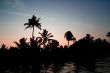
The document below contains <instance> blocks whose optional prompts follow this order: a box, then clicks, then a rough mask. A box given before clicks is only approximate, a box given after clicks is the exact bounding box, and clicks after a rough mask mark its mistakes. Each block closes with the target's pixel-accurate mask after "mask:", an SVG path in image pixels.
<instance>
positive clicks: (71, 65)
mask: <svg viewBox="0 0 110 73" xmlns="http://www.w3.org/2000/svg"><path fill="white" fill-rule="evenodd" d="M40 73H110V57H106V58H104V59H97V60H96V61H95V62H94V63H93V64H92V65H91V64H85V62H84V64H83V62H82V63H81V64H77V63H75V62H65V63H61V64H60V63H59V64H57V65H56V64H55V63H51V64H48V65H47V64H46V63H45V64H42V65H41V70H40Z"/></svg>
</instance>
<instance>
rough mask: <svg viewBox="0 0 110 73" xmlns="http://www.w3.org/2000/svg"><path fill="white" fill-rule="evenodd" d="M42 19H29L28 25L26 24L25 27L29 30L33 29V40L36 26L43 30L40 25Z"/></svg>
mask: <svg viewBox="0 0 110 73" xmlns="http://www.w3.org/2000/svg"><path fill="white" fill-rule="evenodd" d="M39 20H40V18H36V16H34V15H33V16H32V18H31V19H28V23H25V24H24V26H27V27H26V28H25V29H27V28H33V31H32V38H33V39H34V26H36V27H38V28H39V29H40V30H41V23H39Z"/></svg>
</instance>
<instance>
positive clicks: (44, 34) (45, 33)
mask: <svg viewBox="0 0 110 73" xmlns="http://www.w3.org/2000/svg"><path fill="white" fill-rule="evenodd" d="M39 34H40V35H41V37H40V38H41V39H42V44H43V48H45V45H46V43H47V41H48V40H49V39H50V38H51V37H53V35H52V33H48V31H47V30H46V29H43V32H42V33H39Z"/></svg>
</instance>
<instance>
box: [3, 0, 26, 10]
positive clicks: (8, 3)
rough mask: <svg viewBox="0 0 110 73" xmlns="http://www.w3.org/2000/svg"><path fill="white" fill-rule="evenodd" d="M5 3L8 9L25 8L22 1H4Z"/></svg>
mask: <svg viewBox="0 0 110 73" xmlns="http://www.w3.org/2000/svg"><path fill="white" fill-rule="evenodd" d="M3 3H4V5H5V6H6V7H8V8H13V9H16V8H17V9H18V8H23V7H24V3H23V1H22V0H4V1H3Z"/></svg>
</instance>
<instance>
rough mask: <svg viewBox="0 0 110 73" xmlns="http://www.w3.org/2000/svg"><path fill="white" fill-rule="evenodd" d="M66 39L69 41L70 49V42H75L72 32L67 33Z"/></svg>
mask: <svg viewBox="0 0 110 73" xmlns="http://www.w3.org/2000/svg"><path fill="white" fill-rule="evenodd" d="M64 38H66V40H67V41H68V47H69V41H71V40H75V38H74V36H73V34H72V33H71V31H67V32H66V33H65V35H64Z"/></svg>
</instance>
